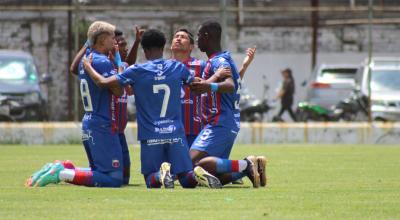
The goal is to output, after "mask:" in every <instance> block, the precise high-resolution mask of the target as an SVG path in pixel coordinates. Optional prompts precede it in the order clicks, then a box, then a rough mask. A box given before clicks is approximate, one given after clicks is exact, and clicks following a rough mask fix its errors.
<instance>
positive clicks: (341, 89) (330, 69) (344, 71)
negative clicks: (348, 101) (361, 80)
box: [305, 64, 359, 109]
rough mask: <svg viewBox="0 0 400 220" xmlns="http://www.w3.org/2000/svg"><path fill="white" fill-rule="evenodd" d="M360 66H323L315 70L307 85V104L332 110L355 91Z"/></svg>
mask: <svg viewBox="0 0 400 220" xmlns="http://www.w3.org/2000/svg"><path fill="white" fill-rule="evenodd" d="M358 67H359V65H355V64H354V65H353V64H332V65H331V64H329V65H328V64H322V65H320V66H318V67H317V68H315V70H314V71H313V73H312V75H311V78H310V80H309V82H308V83H307V96H306V100H305V101H306V102H308V103H312V104H315V105H319V106H322V107H324V108H327V109H330V108H331V107H332V106H333V105H336V104H337V103H339V102H340V101H341V100H342V99H343V98H345V97H349V96H350V94H351V92H352V91H353V89H354V86H355V83H354V77H355V75H356V72H357V69H358Z"/></svg>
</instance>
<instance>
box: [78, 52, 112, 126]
mask: <svg viewBox="0 0 400 220" xmlns="http://www.w3.org/2000/svg"><path fill="white" fill-rule="evenodd" d="M91 52H92V54H93V61H92V66H93V68H94V69H95V70H96V71H97V72H98V73H99V74H101V75H102V76H104V77H110V76H112V75H114V74H116V71H115V69H114V67H113V64H112V63H111V61H110V60H109V59H108V57H107V56H106V55H104V54H101V53H99V52H97V51H95V50H92V51H91ZM78 76H79V82H80V92H81V97H82V102H83V108H84V110H85V115H84V117H83V119H82V123H86V124H88V125H89V127H91V126H101V127H103V128H106V129H110V132H112V133H116V132H118V129H119V125H118V123H117V118H118V116H117V114H118V113H117V111H116V110H117V108H116V105H115V102H116V98H115V97H114V96H113V95H112V93H111V92H110V90H108V89H102V88H99V87H98V86H97V85H96V84H95V83H94V82H93V80H92V78H90V76H89V75H88V74H87V73H86V71H85V70H84V68H83V63H82V62H81V63H80V64H79V75H78Z"/></svg>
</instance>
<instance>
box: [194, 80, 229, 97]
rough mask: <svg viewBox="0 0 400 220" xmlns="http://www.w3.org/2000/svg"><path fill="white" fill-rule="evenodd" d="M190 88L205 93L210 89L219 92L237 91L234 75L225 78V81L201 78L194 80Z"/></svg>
mask: <svg viewBox="0 0 400 220" xmlns="http://www.w3.org/2000/svg"><path fill="white" fill-rule="evenodd" d="M196 79H197V78H196ZM190 89H191V90H192V91H193V92H195V93H205V92H210V91H213V92H219V93H231V92H234V91H235V83H234V82H233V79H232V77H229V78H225V79H224V80H223V81H221V82H218V83H217V82H212V83H210V82H208V81H207V80H204V79H200V81H198V80H195V81H193V82H192V83H191V84H190Z"/></svg>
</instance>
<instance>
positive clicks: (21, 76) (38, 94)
mask: <svg viewBox="0 0 400 220" xmlns="http://www.w3.org/2000/svg"><path fill="white" fill-rule="evenodd" d="M50 81H51V77H50V76H49V75H45V74H44V75H42V76H39V74H38V71H37V68H36V65H35V64H34V61H33V58H32V56H31V54H29V53H26V52H24V51H15V50H0V96H1V97H4V98H6V99H7V100H9V101H12V102H13V103H17V104H18V107H16V106H14V107H13V108H10V109H9V117H10V118H12V119H13V120H16V121H38V120H45V119H46V118H47V113H46V109H47V108H46V107H45V106H46V100H45V98H44V97H45V96H44V94H43V92H42V90H41V84H45V83H49V82H50Z"/></svg>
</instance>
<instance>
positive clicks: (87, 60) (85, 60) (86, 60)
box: [82, 53, 93, 70]
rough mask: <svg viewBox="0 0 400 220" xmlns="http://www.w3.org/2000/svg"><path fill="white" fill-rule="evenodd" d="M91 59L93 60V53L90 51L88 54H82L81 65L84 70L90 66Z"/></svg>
mask: <svg viewBox="0 0 400 220" xmlns="http://www.w3.org/2000/svg"><path fill="white" fill-rule="evenodd" d="M92 61H93V54H92V53H90V54H89V56H86V55H85V56H83V57H82V63H83V67H84V68H85V70H88V69H90V68H91V67H92Z"/></svg>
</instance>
